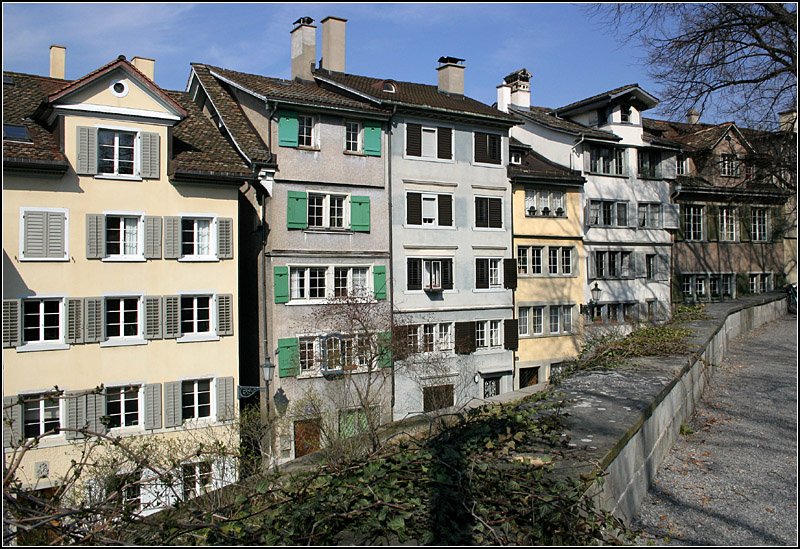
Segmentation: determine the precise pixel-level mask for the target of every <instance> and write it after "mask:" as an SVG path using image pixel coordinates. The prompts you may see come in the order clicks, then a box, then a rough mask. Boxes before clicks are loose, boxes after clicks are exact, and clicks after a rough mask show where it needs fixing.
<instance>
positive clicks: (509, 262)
mask: <svg viewBox="0 0 800 549" xmlns="http://www.w3.org/2000/svg"><path fill="white" fill-rule="evenodd" d="M503 287H504V288H506V289H507V290H516V289H517V260H516V259H514V258H513V257H512V258H506V259H504V260H503Z"/></svg>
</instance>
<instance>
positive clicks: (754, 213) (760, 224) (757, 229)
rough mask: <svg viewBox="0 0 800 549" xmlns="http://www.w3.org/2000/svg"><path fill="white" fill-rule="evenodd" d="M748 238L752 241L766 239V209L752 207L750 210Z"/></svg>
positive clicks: (763, 240) (764, 240)
mask: <svg viewBox="0 0 800 549" xmlns="http://www.w3.org/2000/svg"><path fill="white" fill-rule="evenodd" d="M750 238H752V239H753V241H758V242H766V241H767V209H766V208H752V209H751V210H750Z"/></svg>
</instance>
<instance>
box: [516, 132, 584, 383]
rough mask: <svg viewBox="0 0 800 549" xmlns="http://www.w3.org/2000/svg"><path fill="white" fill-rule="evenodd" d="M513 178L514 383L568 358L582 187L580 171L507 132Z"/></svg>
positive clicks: (577, 298) (576, 315)
mask: <svg viewBox="0 0 800 549" xmlns="http://www.w3.org/2000/svg"><path fill="white" fill-rule="evenodd" d="M508 173H509V178H510V180H511V185H512V209H513V222H514V225H513V231H514V250H515V255H516V258H517V289H516V292H515V293H514V308H515V309H516V317H517V319H518V324H519V348H518V351H517V353H516V360H515V372H514V380H515V383H514V388H515V389H518V388H522V387H528V386H531V385H536V384H538V383H543V382H545V381H547V380H549V378H550V372H551V369H552V368H553V366H554V365H557V364H558V363H560V362H563V361H565V360H569V359H571V358H574V357H575V356H576V355H577V353H578V350H579V343H578V337H579V332H580V326H581V322H582V317H581V315H580V305H581V304H582V303H584V301H585V300H584V291H585V285H586V282H585V281H586V276H585V273H584V272H583V270H582V266H583V265H584V261H582V258H584V252H583V237H582V235H583V231H582V223H581V220H582V217H583V216H582V211H581V198H580V197H581V190H582V187H583V183H584V181H585V180H584V178H583V177H582V176H581V175H580V172H576V171H572V170H569V169H567V168H565V167H563V166H560V165H558V164H555V163H553V162H551V161H549V160H547V159H545V158H544V157H543V156H541V155H539V154H537V153H536V152H534V151H533V150H531V148H530V147H529V146H527V145H524V144H522V143H520V142H519V141H517V140H515V139H512V144H511V163H510V164H509V167H508Z"/></svg>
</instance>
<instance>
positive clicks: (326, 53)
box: [320, 16, 347, 72]
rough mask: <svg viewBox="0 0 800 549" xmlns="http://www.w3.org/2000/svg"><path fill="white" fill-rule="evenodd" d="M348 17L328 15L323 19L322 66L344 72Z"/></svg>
mask: <svg viewBox="0 0 800 549" xmlns="http://www.w3.org/2000/svg"><path fill="white" fill-rule="evenodd" d="M346 24H347V19H342V18H341V17H333V16H328V17H326V18H325V19H323V20H322V63H320V66H321V68H323V69H325V70H329V71H333V72H344V62H345V26H346Z"/></svg>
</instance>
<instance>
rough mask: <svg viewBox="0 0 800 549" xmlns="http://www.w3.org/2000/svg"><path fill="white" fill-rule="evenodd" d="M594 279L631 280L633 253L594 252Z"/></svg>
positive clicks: (632, 274)
mask: <svg viewBox="0 0 800 549" xmlns="http://www.w3.org/2000/svg"><path fill="white" fill-rule="evenodd" d="M594 268H595V278H631V277H633V276H634V272H633V252H628V251H616V250H614V251H596V252H594Z"/></svg>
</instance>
